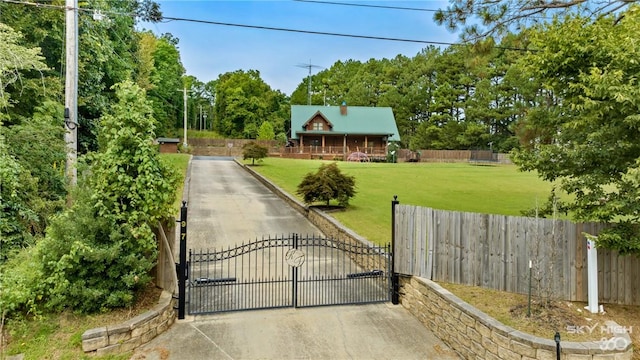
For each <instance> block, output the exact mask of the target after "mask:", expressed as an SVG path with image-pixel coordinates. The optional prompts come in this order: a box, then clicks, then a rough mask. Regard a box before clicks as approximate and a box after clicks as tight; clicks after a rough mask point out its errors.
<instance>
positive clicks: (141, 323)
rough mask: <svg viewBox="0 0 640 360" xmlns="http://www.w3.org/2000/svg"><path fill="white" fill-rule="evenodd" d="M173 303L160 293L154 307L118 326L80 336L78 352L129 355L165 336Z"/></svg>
mask: <svg viewBox="0 0 640 360" xmlns="http://www.w3.org/2000/svg"><path fill="white" fill-rule="evenodd" d="M174 303H175V300H174V299H173V297H172V295H171V293H169V292H167V291H163V292H162V294H161V295H160V300H159V301H158V305H156V306H154V307H153V308H152V309H151V310H149V311H147V312H145V313H144V314H141V315H138V316H136V317H134V318H132V319H129V320H127V321H125V322H123V323H121V324H117V325H109V326H105V327H99V328H95V329H90V330H87V331H85V332H84V334H82V350H84V352H86V353H93V354H95V355H98V356H99V355H107V354H120V353H124V352H127V351H131V350H133V349H135V348H137V347H138V346H140V345H143V344H145V343H147V342H149V341H150V340H151V339H153V338H154V337H156V336H157V335H159V334H161V333H163V332H165V331H166V330H167V329H168V328H169V326H171V324H173V322H174V320H175V310H174V309H173V306H174Z"/></svg>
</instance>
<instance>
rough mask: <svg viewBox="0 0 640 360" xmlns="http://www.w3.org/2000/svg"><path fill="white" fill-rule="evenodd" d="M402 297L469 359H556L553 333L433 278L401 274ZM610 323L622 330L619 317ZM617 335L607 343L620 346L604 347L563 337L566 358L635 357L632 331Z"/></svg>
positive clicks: (617, 359) (627, 359)
mask: <svg viewBox="0 0 640 360" xmlns="http://www.w3.org/2000/svg"><path fill="white" fill-rule="evenodd" d="M400 303H401V304H402V306H404V307H405V308H406V309H408V310H409V311H410V312H411V313H412V314H413V315H414V316H415V317H416V318H418V319H419V320H420V321H421V322H422V323H423V324H424V325H425V327H427V328H428V329H429V330H431V331H432V332H433V333H434V334H435V335H436V336H438V337H439V338H440V339H441V340H442V341H444V342H445V343H446V344H447V345H449V346H450V347H451V348H452V349H453V350H455V351H456V352H458V354H460V355H461V356H462V357H463V358H465V359H487V360H494V359H495V360H498V359H517V360H529V359H541V360H554V359H556V343H555V341H554V340H553V339H552V338H553V335H554V334H550V337H551V338H550V339H543V338H539V337H536V336H532V335H529V334H526V333H523V332H520V331H517V330H515V329H513V328H510V327H508V326H505V325H503V324H502V323H500V322H499V321H497V320H495V319H494V318H492V317H490V316H488V315H487V314H485V313H483V312H482V311H480V310H478V309H476V308H474V307H472V306H471V305H469V304H467V303H466V302H464V301H462V300H461V299H459V298H458V297H456V296H455V295H453V294H452V293H451V292H449V291H447V290H446V289H444V288H442V287H441V286H439V285H438V284H436V283H434V282H433V281H431V280H428V279H423V278H418V277H401V279H400ZM605 325H606V326H609V327H608V329H618V330H620V329H619V328H620V327H618V326H617V324H615V323H614V322H608V323H606V324H605ZM612 335H613V337H612V339H611V342H610V343H608V344H611V345H614V346H612V347H618V349H614V350H602V349H601V347H602V345H603V343H602V342H596V341H590V342H569V341H561V343H560V345H561V358H562V359H563V360H605V359H606V360H630V359H631V358H632V356H633V347H632V344H631V338H630V337H629V334H627V333H626V332H624V331H622V332H619V333H615V334H612ZM608 344H605V345H608ZM605 347H606V346H605Z"/></svg>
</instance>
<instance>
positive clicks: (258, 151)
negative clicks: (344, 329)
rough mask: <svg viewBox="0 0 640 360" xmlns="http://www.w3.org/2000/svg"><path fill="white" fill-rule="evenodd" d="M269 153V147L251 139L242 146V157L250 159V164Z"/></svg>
mask: <svg viewBox="0 0 640 360" xmlns="http://www.w3.org/2000/svg"><path fill="white" fill-rule="evenodd" d="M268 155H269V149H267V148H266V147H264V146H260V145H258V144H256V143H255V142H253V141H251V142H248V143H246V144H244V145H243V146H242V158H243V159H244V160H246V159H251V165H255V162H256V160H258V161H260V160H262V159H264V158H266V157H267V156H268Z"/></svg>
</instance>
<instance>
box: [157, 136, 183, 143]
mask: <svg viewBox="0 0 640 360" xmlns="http://www.w3.org/2000/svg"><path fill="white" fill-rule="evenodd" d="M156 141H157V142H158V144H177V143H179V142H180V139H178V138H166V137H159V138H157V139H156Z"/></svg>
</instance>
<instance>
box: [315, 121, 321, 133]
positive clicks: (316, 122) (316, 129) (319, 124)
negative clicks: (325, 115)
mask: <svg viewBox="0 0 640 360" xmlns="http://www.w3.org/2000/svg"><path fill="white" fill-rule="evenodd" d="M313 130H315V131H321V130H323V128H322V121H315V122H314V123H313Z"/></svg>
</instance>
